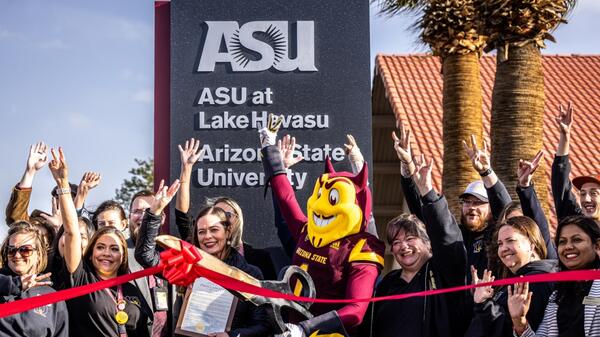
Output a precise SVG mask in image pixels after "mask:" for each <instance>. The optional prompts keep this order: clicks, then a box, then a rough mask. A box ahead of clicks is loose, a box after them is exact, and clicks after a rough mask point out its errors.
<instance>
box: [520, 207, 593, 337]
mask: <svg viewBox="0 0 600 337" xmlns="http://www.w3.org/2000/svg"><path fill="white" fill-rule="evenodd" d="M555 242H556V247H557V248H558V258H559V265H560V269H561V270H583V269H598V268H599V267H600V259H599V258H598V251H600V227H598V224H596V222H595V221H594V220H592V219H591V218H586V217H583V216H571V217H566V218H564V219H563V220H562V221H561V222H560V223H559V224H558V228H557V230H556V238H555ZM511 290H512V289H510V288H509V299H508V307H509V311H510V315H511V319H512V322H513V329H514V335H515V336H517V337H533V336H537V337H541V336H544V337H554V336H561V337H567V336H568V337H584V336H586V337H594V336H598V337H600V280H595V281H578V282H560V283H557V285H556V290H555V291H554V292H553V293H552V295H551V296H550V300H549V302H548V305H547V306H546V311H545V313H544V319H543V321H542V323H541V324H540V326H539V328H538V330H537V331H536V332H534V331H533V330H532V329H531V327H530V326H529V323H528V322H527V319H526V318H525V315H526V314H527V311H528V310H529V304H530V302H531V293H530V292H529V287H528V284H527V283H523V284H517V285H515V287H514V291H511Z"/></svg>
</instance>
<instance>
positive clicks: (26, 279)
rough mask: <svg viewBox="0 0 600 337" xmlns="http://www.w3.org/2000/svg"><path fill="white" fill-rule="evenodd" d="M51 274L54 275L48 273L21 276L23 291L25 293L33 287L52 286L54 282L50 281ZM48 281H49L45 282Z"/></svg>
mask: <svg viewBox="0 0 600 337" xmlns="http://www.w3.org/2000/svg"><path fill="white" fill-rule="evenodd" d="M51 274H52V273H46V274H42V275H36V274H31V275H23V276H21V290H23V291H25V290H28V289H31V288H33V287H41V286H51V285H52V281H50V280H49V279H48V278H49V277H50V275H51ZM46 279H48V280H47V281H44V280H46Z"/></svg>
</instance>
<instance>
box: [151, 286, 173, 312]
mask: <svg viewBox="0 0 600 337" xmlns="http://www.w3.org/2000/svg"><path fill="white" fill-rule="evenodd" d="M152 299H153V300H154V311H167V310H169V294H168V291H167V289H166V288H163V287H154V288H152Z"/></svg>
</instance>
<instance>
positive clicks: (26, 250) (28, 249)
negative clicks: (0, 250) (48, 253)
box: [7, 245, 37, 257]
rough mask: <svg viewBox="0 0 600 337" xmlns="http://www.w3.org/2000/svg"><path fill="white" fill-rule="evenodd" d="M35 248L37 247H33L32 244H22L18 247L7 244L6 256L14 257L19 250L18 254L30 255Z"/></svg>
mask: <svg viewBox="0 0 600 337" xmlns="http://www.w3.org/2000/svg"><path fill="white" fill-rule="evenodd" d="M36 250H37V249H36V248H35V247H33V246H32V245H22V246H19V247H15V246H8V249H7V253H8V256H10V257H14V256H15V255H17V252H19V254H20V255H21V256H22V257H30V256H31V254H33V252H34V251H36Z"/></svg>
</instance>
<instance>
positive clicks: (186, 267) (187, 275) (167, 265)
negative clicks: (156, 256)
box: [160, 240, 202, 287]
mask: <svg viewBox="0 0 600 337" xmlns="http://www.w3.org/2000/svg"><path fill="white" fill-rule="evenodd" d="M179 242H180V243H181V251H176V250H175V249H169V250H167V251H164V252H162V253H161V254H160V260H161V261H160V262H161V264H162V265H163V266H164V270H163V276H164V277H165V278H166V279H167V280H168V281H169V282H170V283H171V284H175V285H178V286H184V287H185V286H187V285H189V284H191V283H192V282H194V280H195V279H197V278H198V277H200V276H201V275H202V274H201V267H199V266H198V265H196V262H198V261H200V260H202V255H200V253H199V252H198V251H197V250H196V247H194V246H192V245H191V244H190V243H189V242H185V241H183V240H182V241H179Z"/></svg>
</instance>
